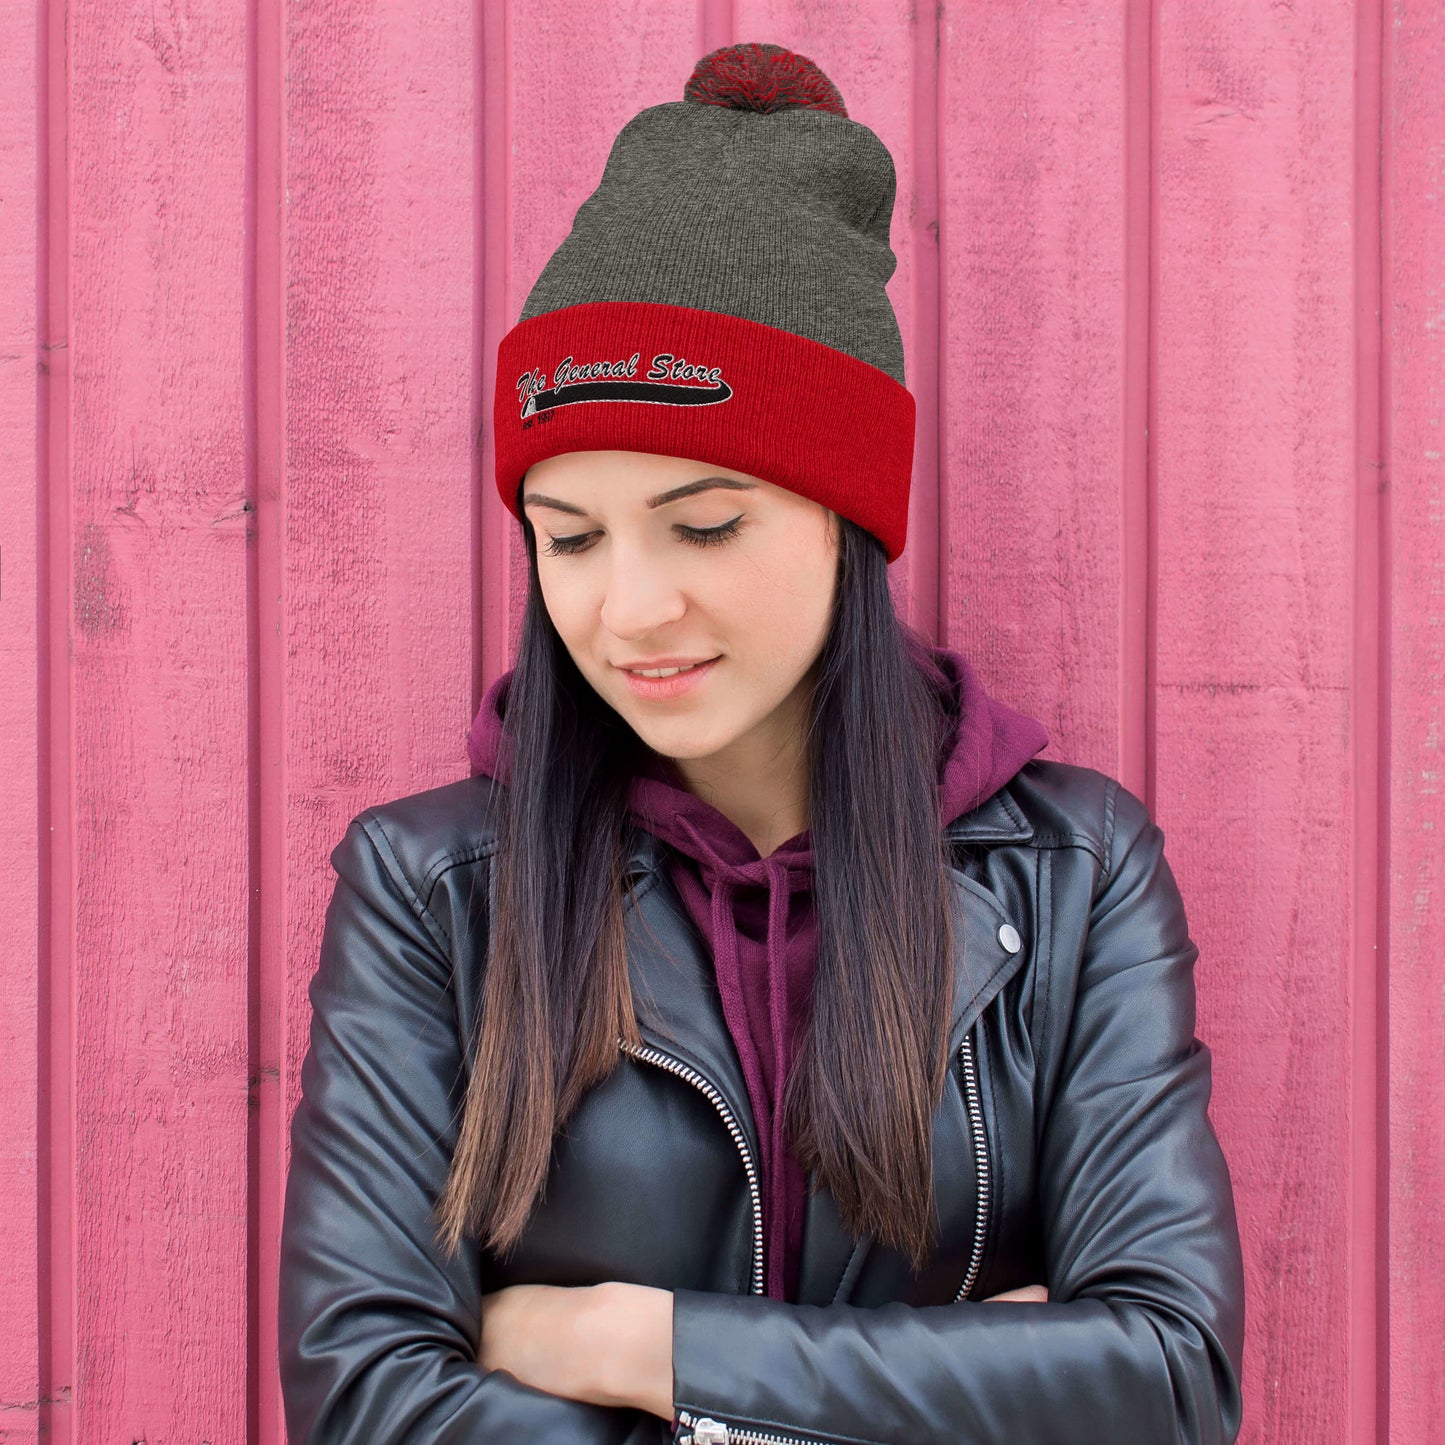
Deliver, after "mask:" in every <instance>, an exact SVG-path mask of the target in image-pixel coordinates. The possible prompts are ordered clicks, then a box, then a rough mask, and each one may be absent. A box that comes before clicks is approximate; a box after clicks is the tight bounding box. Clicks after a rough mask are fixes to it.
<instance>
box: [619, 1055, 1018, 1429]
mask: <svg viewBox="0 0 1445 1445" xmlns="http://www.w3.org/2000/svg"><path fill="white" fill-rule="evenodd" d="M617 1042H618V1044H619V1046H620V1047H621V1048H622V1050H623V1051H624V1052H625V1053H628V1054H631V1055H633V1056H634V1057H635V1058H639V1059H645V1060H646V1061H647V1062H648V1063H653V1064H657V1065H659V1066H660V1067H661V1068H664V1069H667V1070H669V1071H670V1072H671V1073H674V1074H677V1075H678V1076H679V1077H681V1078H684V1079H687V1080H688V1081H689V1082H690V1083H693V1084H695V1085H696V1086H697V1087H698V1088H699V1089H701V1090H702V1092H703V1093H704V1094H706V1095H707V1097H708V1098H709V1099H710V1100H711V1101H712V1103H713V1105H714V1106H715V1107H716V1109H717V1111H718V1113H720V1114H721V1115H722V1118H723V1122H724V1123H725V1124H726V1125H727V1126H728V1132H729V1133H730V1134H731V1135H732V1136H733V1140H734V1142H735V1143H736V1144H737V1146H738V1150H739V1152H740V1153H741V1154H742V1156H743V1166H744V1168H746V1170H747V1174H748V1188H749V1190H750V1191H751V1193H752V1200H753V1226H754V1232H753V1240H754V1248H753V1293H754V1294H762V1292H763V1282H762V1281H763V1242H762V1231H761V1228H760V1227H759V1223H758V1222H759V1220H760V1219H761V1218H762V1211H761V1197H760V1194H759V1191H758V1180H757V1170H756V1169H755V1168H754V1165H753V1161H752V1156H751V1154H749V1152H748V1144H747V1139H746V1138H745V1137H744V1136H743V1132H742V1130H741V1129H740V1128H739V1127H738V1123H737V1120H736V1119H735V1118H734V1116H733V1113H732V1110H731V1109H729V1108H728V1106H727V1103H726V1101H725V1100H724V1099H723V1097H722V1095H721V1094H719V1093H718V1091H717V1090H716V1089H715V1088H714V1087H713V1086H712V1084H710V1083H709V1082H708V1080H707V1079H705V1078H704V1077H703V1076H702V1075H701V1074H699V1073H698V1071H697V1070H696V1069H693V1068H690V1067H689V1066H688V1065H687V1064H684V1063H682V1062H680V1061H679V1060H677V1059H675V1058H673V1057H672V1055H670V1054H665V1053H663V1052H662V1050H661V1049H654V1048H651V1047H649V1046H647V1045H642V1046H636V1045H632V1044H627V1043H624V1042H623V1041H622V1040H621V1039H619V1040H618V1041H617ZM958 1054H959V1059H960V1060H961V1062H962V1064H963V1084H964V1096H965V1100H966V1103H967V1107H968V1120H969V1133H970V1134H971V1136H972V1138H973V1152H974V1170H975V1176H976V1179H977V1183H978V1189H977V1197H978V1209H977V1212H976V1215H975V1222H974V1231H973V1253H972V1255H971V1256H970V1258H969V1262H968V1274H967V1275H966V1277H965V1278H964V1281H963V1284H962V1285H960V1286H959V1290H958V1293H957V1294H956V1295H955V1296H954V1303H955V1304H958V1303H959V1302H960V1301H962V1300H963V1299H964V1298H965V1297H966V1296H967V1295H968V1292H969V1291H970V1290H971V1289H972V1288H973V1286H974V1284H975V1282H976V1281H977V1279H978V1271H979V1266H980V1265H981V1264H982V1262H983V1243H984V1236H985V1234H986V1232H987V1224H988V1201H989V1190H990V1175H989V1167H988V1143H987V1141H986V1140H985V1138H984V1133H983V1106H982V1103H981V1101H980V1095H979V1087H978V1067H977V1064H976V1062H975V1060H974V1056H973V1039H972V1037H971V1036H969V1035H968V1034H965V1035H964V1038H963V1042H962V1043H961V1044H960V1045H959V1049H958ZM677 1418H678V1423H679V1424H680V1425H681V1426H682V1427H683V1428H682V1430H681V1432H680V1433H679V1435H678V1436H677V1445H826V1442H825V1441H822V1440H821V1439H820V1437H818V1436H816V1435H810V1436H803V1435H780V1434H778V1433H776V1432H775V1431H768V1430H745V1429H742V1428H740V1427H739V1426H736V1425H729V1424H728V1423H727V1422H726V1421H724V1420H715V1419H713V1418H712V1416H711V1415H702V1416H697V1415H693V1414H691V1413H690V1412H689V1411H687V1410H679V1411H678V1412H677Z"/></svg>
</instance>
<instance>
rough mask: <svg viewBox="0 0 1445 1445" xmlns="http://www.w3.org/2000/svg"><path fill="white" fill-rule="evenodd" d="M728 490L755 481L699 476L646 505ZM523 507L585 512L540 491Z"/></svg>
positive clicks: (749, 489)
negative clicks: (545, 495)
mask: <svg viewBox="0 0 1445 1445" xmlns="http://www.w3.org/2000/svg"><path fill="white" fill-rule="evenodd" d="M719 488H721V489H723V490H726V491H729V492H752V491H756V490H757V483H756V482H742V481H739V480H738V479H737V478H736V477H700V478H699V479H698V480H697V481H695V482H684V483H683V484H682V486H680V487H674V488H673V489H672V490H671V491H670V492H659V493H658V495H657V496H655V497H649V498H648V500H647V504H646V505H647V506H648V507H665V506H666V505H667V504H668V503H669V502H679V501H681V500H682V499H683V498H684V497H695V496H696V495H697V494H698V493H699V492H711V491H714V490H717V489H719ZM522 505H523V506H524V507H551V508H552V509H553V510H554V511H557V512H566V513H567V514H568V515H569V516H573V517H585V516H586V515H587V512H586V511H585V510H584V509H583V508H582V507H574V506H573V505H572V504H571V502H559V501H557V499H556V498H555V497H544V496H542V494H541V493H540V492H528V493H527V494H526V496H524V497H523V498H522Z"/></svg>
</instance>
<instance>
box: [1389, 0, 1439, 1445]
mask: <svg viewBox="0 0 1445 1445" xmlns="http://www.w3.org/2000/svg"><path fill="white" fill-rule="evenodd" d="M1383 9H1384V14H1385V17H1386V23H1385V35H1384V46H1385V55H1384V61H1385V86H1384V100H1385V104H1384V125H1383V130H1382V135H1381V141H1382V145H1383V149H1384V179H1385V191H1384V200H1385V211H1384V217H1383V220H1384V237H1385V271H1384V285H1385V295H1384V329H1385V342H1386V346H1387V352H1386V367H1385V371H1384V383H1385V388H1386V391H1385V399H1386V405H1385V424H1386V436H1387V450H1386V463H1387V471H1386V487H1387V495H1388V497H1389V513H1390V526H1389V529H1388V555H1387V565H1386V569H1385V575H1386V586H1387V589H1388V592H1387V595H1388V597H1389V598H1390V600H1391V602H1392V604H1393V606H1392V608H1391V612H1390V617H1389V631H1388V634H1387V638H1386V644H1387V648H1388V654H1389V665H1388V669H1387V672H1386V676H1387V677H1388V678H1389V696H1388V705H1389V706H1388V712H1387V714H1386V719H1385V723H1386V733H1387V737H1388V742H1389V758H1390V771H1389V779H1390V795H1389V809H1388V827H1389V831H1388V839H1387V841H1388V859H1389V874H1388V882H1389V893H1388V899H1387V902H1388V913H1387V917H1386V924H1387V934H1386V936H1387V937H1388V941H1389V958H1390V971H1389V999H1388V1010H1387V1014H1388V1024H1389V1076H1388V1115H1389V1125H1388V1130H1389V1134H1388V1139H1389V1154H1388V1176H1387V1178H1386V1180H1385V1181H1384V1185H1385V1190H1386V1195H1387V1200H1388V1204H1389V1235H1388V1239H1387V1240H1386V1241H1385V1242H1384V1246H1385V1250H1386V1263H1387V1269H1388V1278H1389V1301H1390V1310H1389V1317H1388V1318H1389V1331H1390V1334H1389V1361H1390V1374H1389V1382H1388V1389H1389V1398H1388V1402H1387V1403H1388V1411H1389V1436H1388V1439H1389V1441H1390V1442H1391V1445H1413V1442H1415V1441H1417V1440H1438V1439H1441V1438H1442V1437H1445V1370H1442V1369H1441V1367H1440V1366H1441V1361H1440V1342H1441V1340H1442V1339H1445V1291H1442V1290H1441V1288H1440V1279H1441V1276H1442V1273H1445V1137H1442V1136H1445V1130H1442V1127H1441V1121H1442V1120H1445V1048H1442V1046H1441V1040H1442V1039H1445V989H1442V983H1441V967H1442V965H1441V960H1442V959H1445V925H1442V922H1441V918H1440V906H1441V903H1442V888H1441V885H1442V869H1441V836H1440V835H1441V831H1442V828H1445V810H1442V808H1441V796H1442V787H1441V770H1442V757H1441V736H1442V729H1445V681H1442V680H1445V323H1442V319H1441V316H1442V313H1441V305H1442V298H1445V142H1442V137H1445V90H1442V88H1441V86H1440V84H1439V78H1440V76H1441V74H1442V73H1445V12H1442V10H1441V8H1440V6H1439V5H1438V4H1435V3H1431V0H1394V3H1393V4H1391V5H1387V6H1385V7H1383ZM1382 1383H1383V1382H1382Z"/></svg>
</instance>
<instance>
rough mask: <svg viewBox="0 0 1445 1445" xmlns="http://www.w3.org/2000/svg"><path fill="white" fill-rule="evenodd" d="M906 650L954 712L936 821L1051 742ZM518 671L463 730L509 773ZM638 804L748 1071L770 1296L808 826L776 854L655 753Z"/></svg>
mask: <svg viewBox="0 0 1445 1445" xmlns="http://www.w3.org/2000/svg"><path fill="white" fill-rule="evenodd" d="M906 635H908V641H909V648H910V652H911V653H912V655H913V657H914V660H915V662H916V663H917V665H918V667H919V669H920V671H921V672H922V673H923V675H924V677H925V678H926V679H927V681H928V683H929V685H930V686H931V687H932V689H933V691H934V694H935V696H936V697H937V698H938V699H939V701H940V703H941V705H942V706H943V708H944V709H945V712H946V715H947V716H948V717H949V718H950V719H951V722H950V725H949V728H948V730H947V732H946V735H945V737H944V740H943V745H942V747H941V748H940V758H939V767H938V811H939V823H940V827H946V826H947V825H948V824H949V823H951V822H952V821H953V820H954V819H955V818H958V817H961V816H962V815H963V814H964V813H967V812H969V811H970V810H971V809H973V808H976V807H977V806H978V805H979V804H980V803H982V802H985V801H986V800H987V799H989V798H991V797H992V796H993V795H994V794H995V793H996V792H997V791H998V790H999V789H1000V788H1001V787H1003V785H1004V784H1005V783H1007V782H1008V781H1009V779H1011V778H1012V777H1013V776H1014V774H1015V773H1017V772H1018V770H1019V769H1020V768H1021V767H1023V765H1024V764H1025V763H1026V762H1028V760H1029V759H1030V758H1032V757H1033V756H1034V755H1035V754H1036V753H1038V752H1040V751H1041V750H1042V749H1043V748H1044V747H1045V746H1046V745H1047V744H1048V734H1047V733H1046V732H1045V731H1044V727H1043V725H1042V724H1041V723H1040V722H1038V721H1037V720H1036V719H1035V718H1031V717H1028V716H1026V715H1025V714H1023V713H1021V712H1018V711H1016V710H1015V709H1014V708H1011V707H1009V706H1008V705H1007V704H1006V703H1003V702H1000V701H999V700H998V699H996V698H993V697H990V696H989V695H988V693H987V692H986V691H985V690H984V688H983V685H982V683H980V681H979V679H978V676H977V674H976V673H975V672H974V670H973V667H972V665H971V664H970V663H969V661H968V659H967V658H966V657H965V656H964V655H963V654H962V653H961V652H958V651H955V650H953V649H951V648H945V647H934V646H932V645H930V644H928V643H927V642H926V641H925V640H924V639H922V638H921V637H918V636H917V635H916V634H906ZM511 677H512V674H511V672H506V673H503V674H502V675H501V676H500V677H499V678H497V680H496V681H495V682H494V683H493V684H492V686H491V687H490V688H488V689H487V692H486V695H485V696H484V697H483V698H482V704H481V707H480V709H479V710H478V713H477V717H476V721H475V722H474V723H473V724H472V728H471V732H470V734H469V736H468V739H467V753H468V756H469V758H470V759H471V762H472V765H473V767H474V768H475V769H476V770H477V771H478V772H481V773H485V774H486V775H487V776H489V777H493V778H496V779H497V780H498V781H499V782H502V783H504V784H505V783H506V782H507V781H508V776H509V764H510V760H511V738H510V736H509V735H508V734H507V733H506V731H505V730H504V728H503V717H504V715H505V712H506V699H507V690H508V687H509V684H510V681H511ZM627 801H628V811H629V812H630V814H631V815H632V817H633V818H634V819H635V820H636V821H637V822H638V823H639V824H641V826H642V827H643V828H645V829H647V830H648V831H649V832H651V833H653V834H654V835H656V836H657V837H658V838H659V839H661V840H662V841H663V842H664V843H667V844H669V845H670V846H671V848H672V849H673V852H672V854H671V856H670V859H669V873H670V876H671V879H672V882H673V884H674V886H675V888H676V889H677V892H678V894H679V895H680V896H681V898H682V900H683V902H684V903H685V905H686V907H687V910H688V913H689V914H690V915H691V917H692V920H693V923H694V924H695V925H696V927H697V929H698V932H699V933H700V934H701V935H702V937H703V938H704V939H705V940H706V941H707V942H708V943H709V944H710V946H711V948H712V954H713V964H714V970H715V973H716V977H717V985H718V992H719V995H720V998H721V1001H722V1005H723V1013H724V1015H725V1017H726V1019H727V1023H728V1028H729V1031H730V1032H731V1034H732V1036H733V1043H734V1045H735V1046H736V1049H737V1053H738V1059H739V1063H740V1064H741V1066H742V1071H743V1075H744V1077H745V1078H746V1080H747V1085H748V1094H749V1099H750V1103H751V1105H752V1110H753V1117H754V1121H755V1123H756V1126H757V1133H758V1147H759V1154H760V1161H759V1162H760V1168H761V1173H762V1177H763V1181H764V1188H765V1204H764V1219H763V1232H764V1241H765V1243H764V1255H765V1259H766V1261H767V1282H766V1283H767V1293H768V1295H769V1296H770V1297H772V1298H774V1299H791V1298H793V1296H794V1293H795V1292H796V1286H797V1266H798V1258H799V1252H800V1247H801V1238H802V1225H803V1213H804V1206H805V1203H806V1199H807V1176H806V1173H805V1171H804V1170H803V1168H802V1165H801V1164H800V1163H799V1162H798V1160H797V1158H796V1157H795V1156H794V1155H793V1154H792V1152H791V1150H790V1149H789V1148H788V1145H787V1141H786V1139H785V1138H784V1134H783V1127H782V1125H783V1111H782V1109H781V1108H778V1107H775V1104H776V1101H778V1100H780V1099H781V1098H782V1094H783V1087H784V1084H785V1082H786V1079H787V1076H788V1073H789V1070H790V1068H791V1066H792V1063H793V1060H794V1059H795V1058H796V1057H797V1054H798V1051H799V1049H800V1047H801V1044H802V1041H803V1031H804V1029H805V1028H806V1024H807V1019H808V1014H809V1003H810V999H811V995H812V987H813V974H814V967H815V963H816V959H817V942H818V934H817V921H816V916H815V913H814V909H813V898H812V892H813V849H812V834H811V830H809V829H805V830H804V831H803V832H801V833H798V834H795V835H794V836H793V837H791V838H789V839H787V840H786V841H785V842H783V843H781V844H779V845H778V847H777V848H775V849H774V850H773V851H772V852H771V853H769V854H768V856H767V857H766V858H764V857H760V856H759V854H758V851H757V849H756V848H755V847H754V846H753V843H752V840H751V839H750V838H749V837H748V836H747V834H746V833H744V832H743V831H742V829H741V828H739V827H738V826H737V825H736V824H735V823H733V822H732V820H731V819H729V818H728V817H727V816H726V815H725V814H723V813H722V812H720V811H719V810H718V809H717V808H715V807H713V806H712V805H711V804H710V803H707V802H704V801H703V800H702V799H701V798H699V797H697V796H696V795H695V794H693V793H691V792H689V791H688V789H687V788H686V787H685V786H684V784H683V781H682V775H681V773H680V772H679V771H678V769H677V767H676V764H675V763H674V762H673V761H672V759H670V758H666V757H663V756H661V755H660V754H657V753H654V752H652V751H651V750H650V749H649V750H647V752H646V761H645V763H644V765H643V766H642V767H641V768H640V769H639V770H638V772H637V773H636V774H634V776H633V778H632V779H631V781H630V784H629V788H628V799H627Z"/></svg>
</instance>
